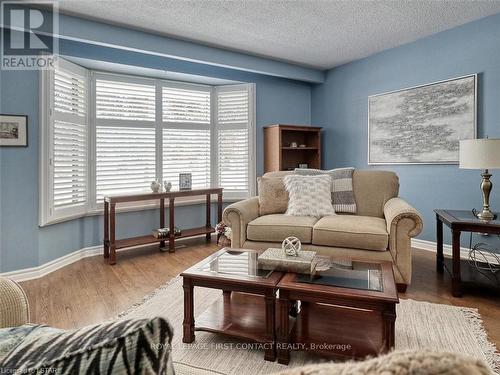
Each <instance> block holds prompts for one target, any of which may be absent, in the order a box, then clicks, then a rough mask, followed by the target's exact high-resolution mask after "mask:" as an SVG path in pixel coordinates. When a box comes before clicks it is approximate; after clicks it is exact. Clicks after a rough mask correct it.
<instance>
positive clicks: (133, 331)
mask: <svg viewBox="0 0 500 375" xmlns="http://www.w3.org/2000/svg"><path fill="white" fill-rule="evenodd" d="M171 342H172V327H171V326H170V324H169V323H168V322H167V321H166V320H165V319H163V318H154V319H132V320H118V321H114V322H108V323H103V324H98V325H93V326H88V327H84V328H81V329H77V330H72V331H64V330H58V329H54V328H50V327H47V326H43V325H31V324H27V325H24V326H21V327H15V328H4V329H0V369H2V371H6V373H9V374H10V373H12V374H14V373H16V374H17V373H19V374H21V373H23V374H24V373H26V374H31V373H36V374H38V373H44V374H58V375H59V374H68V375H69V374H165V375H169V374H174V370H173V365H172V359H171V357H170V352H171Z"/></svg>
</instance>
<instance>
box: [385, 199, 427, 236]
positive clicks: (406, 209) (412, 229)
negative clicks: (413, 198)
mask: <svg viewBox="0 0 500 375" xmlns="http://www.w3.org/2000/svg"><path fill="white" fill-rule="evenodd" d="M384 216H385V220H386V222H387V232H389V235H390V234H391V233H393V232H394V231H395V230H396V228H397V226H398V225H399V224H400V223H401V221H402V220H403V219H409V220H410V221H411V222H412V223H413V225H410V226H408V233H407V235H408V236H409V237H415V236H418V235H419V234H420V232H422V228H423V223H422V215H420V213H419V212H418V211H417V210H416V209H415V208H413V207H412V206H410V205H409V204H408V203H407V202H406V201H404V200H403V199H401V198H392V199H389V200H388V201H387V202H386V203H385V206H384Z"/></svg>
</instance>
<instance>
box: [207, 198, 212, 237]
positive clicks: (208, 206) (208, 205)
mask: <svg viewBox="0 0 500 375" xmlns="http://www.w3.org/2000/svg"><path fill="white" fill-rule="evenodd" d="M210 197H211V195H210V194H207V196H206V201H205V203H206V205H207V207H206V210H207V212H206V214H207V216H206V224H205V225H206V226H207V227H211V226H212V220H211V217H210V216H211V213H210V209H211V207H210V206H211V202H210ZM205 238H206V240H207V241H210V240H211V239H212V233H207V235H206V236H205Z"/></svg>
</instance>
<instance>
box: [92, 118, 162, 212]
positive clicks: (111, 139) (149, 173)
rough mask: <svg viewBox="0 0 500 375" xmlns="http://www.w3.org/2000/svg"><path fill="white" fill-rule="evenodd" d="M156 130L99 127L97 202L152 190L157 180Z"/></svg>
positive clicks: (97, 129)
mask: <svg viewBox="0 0 500 375" xmlns="http://www.w3.org/2000/svg"><path fill="white" fill-rule="evenodd" d="M155 175H156V163H155V129H154V128H140V127H137V128H135V127H127V126H124V127H112V126H97V128H96V198H97V202H99V203H101V202H103V199H104V197H105V196H107V195H117V194H132V193H139V192H144V191H148V190H149V186H150V184H151V181H153V180H154V179H155Z"/></svg>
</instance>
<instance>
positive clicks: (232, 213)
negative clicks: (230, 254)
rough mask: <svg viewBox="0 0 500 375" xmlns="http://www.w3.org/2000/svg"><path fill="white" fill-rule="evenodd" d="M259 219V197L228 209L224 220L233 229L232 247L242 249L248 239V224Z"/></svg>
mask: <svg viewBox="0 0 500 375" xmlns="http://www.w3.org/2000/svg"><path fill="white" fill-rule="evenodd" d="M258 217H259V197H252V198H248V199H245V200H242V201H239V202H236V203H233V204H231V205H229V206H227V207H226V209H225V210H224V214H223V216H222V220H223V221H224V224H226V225H227V226H228V227H230V228H231V247H233V248H240V247H242V245H243V243H244V242H245V241H246V238H247V224H248V223H249V222H251V221H252V220H255V219H256V218H258Z"/></svg>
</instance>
